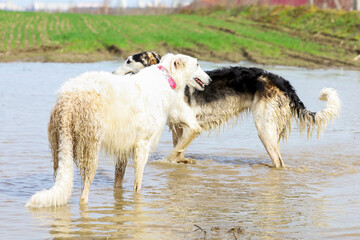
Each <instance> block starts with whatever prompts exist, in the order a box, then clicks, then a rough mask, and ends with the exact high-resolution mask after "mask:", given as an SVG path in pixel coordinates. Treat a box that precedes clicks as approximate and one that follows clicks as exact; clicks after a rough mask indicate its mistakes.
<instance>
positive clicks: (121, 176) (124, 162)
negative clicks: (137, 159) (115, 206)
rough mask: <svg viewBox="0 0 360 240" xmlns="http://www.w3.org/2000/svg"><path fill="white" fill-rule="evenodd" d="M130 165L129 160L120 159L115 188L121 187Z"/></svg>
mask: <svg viewBox="0 0 360 240" xmlns="http://www.w3.org/2000/svg"><path fill="white" fill-rule="evenodd" d="M127 163H128V159H127V157H125V156H121V157H119V159H118V160H117V162H116V165H115V181H114V187H121V186H122V183H123V179H124V176H125V170H126V166H127Z"/></svg>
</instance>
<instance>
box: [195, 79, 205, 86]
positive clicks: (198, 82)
mask: <svg viewBox="0 0 360 240" xmlns="http://www.w3.org/2000/svg"><path fill="white" fill-rule="evenodd" d="M194 80H195V82H196V83H197V84H199V85H200V86H201V87H202V88H205V84H204V83H203V82H202V81H201V80H200V79H199V78H194Z"/></svg>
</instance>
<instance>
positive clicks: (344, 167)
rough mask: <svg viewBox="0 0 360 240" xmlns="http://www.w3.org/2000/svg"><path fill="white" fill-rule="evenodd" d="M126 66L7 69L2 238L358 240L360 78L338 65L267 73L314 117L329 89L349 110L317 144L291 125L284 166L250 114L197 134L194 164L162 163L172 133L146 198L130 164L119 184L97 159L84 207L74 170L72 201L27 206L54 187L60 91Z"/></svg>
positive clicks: (2, 104)
mask: <svg viewBox="0 0 360 240" xmlns="http://www.w3.org/2000/svg"><path fill="white" fill-rule="evenodd" d="M118 64H119V62H99V63H90V64H63V63H5V64H4V63H2V64H0V74H1V78H0V213H1V214H0V225H1V226H2V227H1V228H0V238H1V239H23V238H26V239H44V238H46V239H48V238H79V237H85V238H86V237H89V238H90V237H93V238H114V239H119V238H127V239H131V238H133V239H196V238H208V239H235V237H237V238H241V237H243V238H246V239H331V238H332V239H342V238H345V237H348V238H349V239H354V238H360V191H359V190H360V189H359V188H360V187H359V186H360V173H359V170H360V162H359V159H360V148H359V146H360V144H359V143H360V111H359V106H360V98H359V94H360V72H356V71H345V70H339V69H326V70H322V69H317V70H308V69H302V68H290V67H280V66H275V67H271V66H267V67H266V69H267V70H270V71H272V72H274V73H277V74H280V75H281V76H283V77H284V78H286V79H288V80H290V81H291V83H292V85H293V86H294V87H295V89H296V90H297V92H298V95H299V97H300V98H301V99H302V101H303V102H304V103H305V105H306V106H307V107H308V108H309V109H310V110H313V111H318V110H321V109H322V108H323V107H324V103H322V102H320V101H318V100H317V97H318V94H319V92H320V90H321V89H322V88H323V87H333V88H336V89H337V90H338V92H339V95H340V98H341V100H342V103H343V104H342V113H341V117H340V118H339V119H336V120H335V122H334V125H333V126H332V127H331V126H330V127H328V129H327V130H326V131H325V133H324V135H323V136H322V137H321V138H320V139H319V140H318V141H317V140H316V137H315V138H314V139H312V140H311V141H307V139H306V138H305V137H301V136H300V135H299V133H298V132H297V130H296V127H295V126H293V130H292V134H291V136H290V137H289V138H288V141H287V142H285V143H282V144H281V151H282V156H283V159H284V162H285V164H286V165H287V168H286V169H284V170H277V169H274V168H270V167H269V165H270V164H271V160H270V158H269V157H268V155H267V153H266V151H265V149H264V147H263V146H262V144H261V142H260V140H259V139H258V137H257V132H256V129H255V126H254V124H253V120H252V116H251V115H249V116H248V117H246V118H244V119H243V120H242V121H240V122H239V123H238V124H237V125H236V126H233V127H231V126H230V127H226V128H225V129H223V130H221V131H220V134H219V133H217V132H215V133H213V134H211V135H210V136H208V134H207V133H204V134H203V135H202V136H200V137H199V138H198V139H196V140H195V141H194V142H193V144H192V145H191V146H190V147H189V148H188V150H187V156H188V157H191V158H193V159H196V164H194V165H182V164H167V163H164V162H162V161H161V159H163V158H165V157H166V155H167V154H168V153H169V152H170V150H171V149H172V143H171V135H170V133H169V132H168V131H167V129H166V130H165V131H164V134H163V137H162V139H161V142H160V144H159V146H158V148H157V149H156V150H155V151H154V152H153V153H152V155H151V159H150V161H149V163H148V164H147V166H146V168H145V173H144V180H143V189H142V192H141V193H135V192H133V191H132V187H133V179H134V176H133V165H132V164H130V165H129V167H128V169H127V172H126V176H125V181H124V186H123V188H122V189H114V188H113V178H114V176H113V172H114V167H113V163H112V162H111V161H110V160H109V159H108V158H107V157H106V156H103V155H101V157H100V160H99V167H98V171H97V174H96V176H95V179H94V181H93V184H92V186H91V192H90V197H89V205H88V206H87V207H80V206H79V199H80V177H79V171H78V170H76V173H75V185H74V189H73V194H72V199H71V202H70V203H69V204H68V206H66V207H60V208H46V209H37V210H32V209H27V208H25V207H24V205H25V203H26V202H27V200H28V199H29V198H30V196H31V195H32V194H34V193H35V192H36V191H38V190H41V189H43V188H49V187H51V186H52V185H53V172H52V171H53V170H52V163H51V159H50V151H49V148H48V141H47V122H48V119H49V113H50V109H51V107H52V106H53V105H54V103H55V101H56V97H55V94H56V91H57V89H58V88H59V87H60V86H61V84H62V83H63V82H64V81H66V80H67V79H68V78H71V77H75V76H77V75H79V74H81V73H83V72H85V71H88V70H104V71H112V70H114V69H115V68H116V67H117V66H118ZM241 64H242V65H249V64H247V63H241ZM201 65H202V67H203V68H204V69H207V70H210V69H213V68H215V67H220V66H226V65H227V64H212V63H206V62H202V63H201ZM195 225H196V226H195ZM200 228H201V229H200Z"/></svg>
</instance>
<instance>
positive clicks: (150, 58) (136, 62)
mask: <svg viewBox="0 0 360 240" xmlns="http://www.w3.org/2000/svg"><path fill="white" fill-rule="evenodd" d="M160 59H161V56H160V55H159V54H157V53H155V52H142V53H138V54H135V55H132V56H130V57H128V58H127V59H126V61H125V63H124V64H123V65H121V66H120V67H118V68H117V69H116V70H115V71H113V74H117V75H125V74H129V73H130V74H135V73H137V72H139V71H140V70H141V69H143V68H145V67H148V66H151V65H155V64H158V63H159V62H160Z"/></svg>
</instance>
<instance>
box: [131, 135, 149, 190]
mask: <svg viewBox="0 0 360 240" xmlns="http://www.w3.org/2000/svg"><path fill="white" fill-rule="evenodd" d="M150 146H151V144H150V141H140V142H138V143H137V144H136V146H135V149H134V171H135V180H134V191H137V192H139V191H140V189H141V183H142V179H143V174H144V168H145V165H146V162H147V160H148V158H149V153H150Z"/></svg>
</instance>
